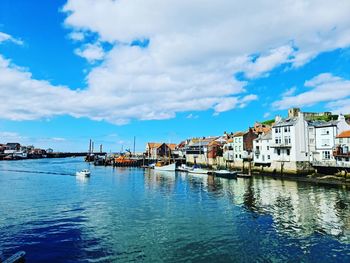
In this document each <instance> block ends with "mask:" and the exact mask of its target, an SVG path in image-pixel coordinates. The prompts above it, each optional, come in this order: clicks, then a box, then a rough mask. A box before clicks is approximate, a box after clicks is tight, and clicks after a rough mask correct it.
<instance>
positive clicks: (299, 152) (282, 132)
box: [270, 112, 311, 172]
mask: <svg viewBox="0 0 350 263" xmlns="http://www.w3.org/2000/svg"><path fill="white" fill-rule="evenodd" d="M307 127H308V124H307V121H306V120H305V118H304V115H303V114H302V113H301V112H299V113H298V117H288V118H286V119H283V118H281V117H280V116H276V119H275V124H274V125H273V126H272V142H271V145H270V147H271V148H273V154H272V166H273V167H274V168H275V169H276V170H286V171H291V172H306V171H308V170H309V169H311V167H310V162H309V147H308V140H307Z"/></svg>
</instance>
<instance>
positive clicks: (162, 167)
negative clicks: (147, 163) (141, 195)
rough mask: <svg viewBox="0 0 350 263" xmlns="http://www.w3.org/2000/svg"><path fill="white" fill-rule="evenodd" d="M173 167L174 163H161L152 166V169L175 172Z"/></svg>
mask: <svg viewBox="0 0 350 263" xmlns="http://www.w3.org/2000/svg"><path fill="white" fill-rule="evenodd" d="M175 169H176V164H175V163H172V164H168V165H163V166H154V170H157V171H174V172H175Z"/></svg>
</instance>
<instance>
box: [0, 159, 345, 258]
mask: <svg viewBox="0 0 350 263" xmlns="http://www.w3.org/2000/svg"><path fill="white" fill-rule="evenodd" d="M13 164H14V163H13V162H8V161H3V162H0V192H1V193H2V194H1V195H0V208H1V211H3V213H2V217H0V244H1V245H0V246H1V247H0V249H1V251H2V252H3V255H5V256H6V255H11V254H14V253H15V252H17V251H25V252H26V262H86V260H87V259H89V260H92V261H103V262H113V261H118V262H129V261H144V262H173V261H179V258H181V260H180V261H183V262H185V261H192V262H199V261H200V262H213V261H216V262H228V261H234V262H249V261H254V262H255V261H274V262H286V261H287V262H288V261H289V262H295V261H298V262H300V261H302V262H348V261H349V260H350V225H349V222H348V218H349V216H350V198H349V192H348V190H347V189H344V188H342V187H329V186H322V185H312V184H308V183H305V182H296V181H292V180H288V179H283V178H269V177H262V176H254V177H252V178H237V179H235V180H230V179H225V178H219V177H215V176H212V175H199V174H189V173H183V172H164V171H156V170H152V169H141V168H133V167H114V168H113V166H107V167H104V166H94V165H92V164H90V165H89V163H86V162H84V160H83V158H65V159H36V160H23V161H19V162H18V161H17V162H16V163H15V164H16V170H17V171H8V170H10V169H11V168H12V169H13ZM86 168H88V169H90V171H91V177H90V178H80V177H76V176H74V173H75V171H77V170H83V169H86ZM45 171H46V173H45ZM41 172H42V173H41ZM261 244H264V245H261Z"/></svg>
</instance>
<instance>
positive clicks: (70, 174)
mask: <svg viewBox="0 0 350 263" xmlns="http://www.w3.org/2000/svg"><path fill="white" fill-rule="evenodd" d="M0 171H3V172H15V173H33V174H54V175H69V176H75V174H74V173H56V172H46V171H30V170H13V169H2V170H0Z"/></svg>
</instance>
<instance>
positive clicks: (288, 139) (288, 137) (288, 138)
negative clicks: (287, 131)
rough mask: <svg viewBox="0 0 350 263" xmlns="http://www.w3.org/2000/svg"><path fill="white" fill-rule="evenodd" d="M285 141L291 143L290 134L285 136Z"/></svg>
mask: <svg viewBox="0 0 350 263" xmlns="http://www.w3.org/2000/svg"><path fill="white" fill-rule="evenodd" d="M284 143H285V144H290V136H286V137H284Z"/></svg>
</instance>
